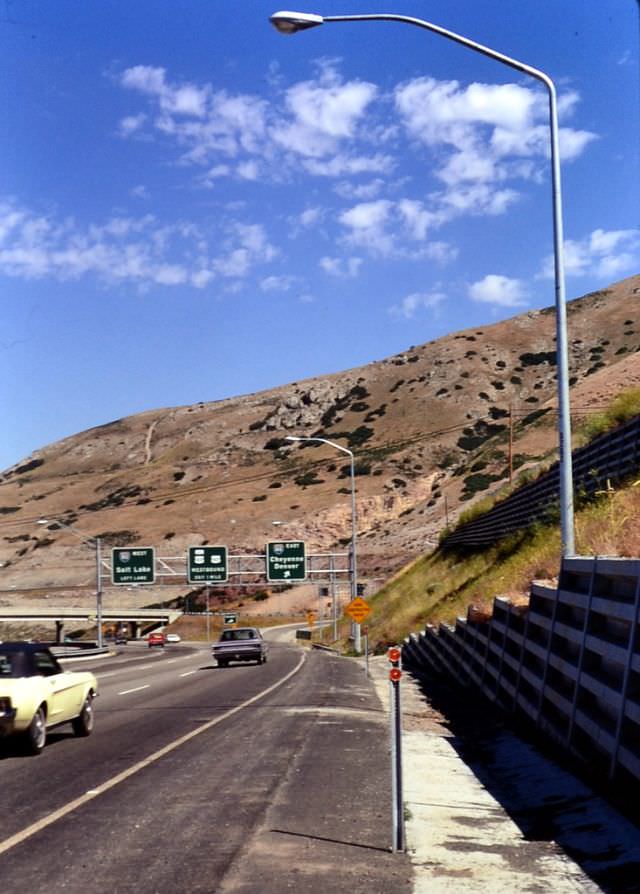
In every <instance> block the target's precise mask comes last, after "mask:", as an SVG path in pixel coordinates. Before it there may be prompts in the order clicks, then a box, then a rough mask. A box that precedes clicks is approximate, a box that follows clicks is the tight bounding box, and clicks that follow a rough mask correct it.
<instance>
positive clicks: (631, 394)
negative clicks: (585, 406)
mask: <svg viewBox="0 0 640 894" xmlns="http://www.w3.org/2000/svg"><path fill="white" fill-rule="evenodd" d="M634 416H640V388H629V389H628V390H627V391H623V392H622V393H621V394H619V395H618V397H616V399H615V400H614V401H613V402H612V404H611V406H610V407H609V409H608V410H603V412H602V413H596V414H594V415H593V416H591V417H590V418H589V419H586V420H585V421H584V422H583V423H582V425H580V427H579V429H578V431H579V433H580V435H581V436H582V439H583V441H584V443H588V442H589V441H592V440H593V439H594V438H597V437H598V435H601V434H604V432H606V431H609V430H610V429H612V428H615V427H616V426H617V425H621V424H622V423H623V422H627V421H628V420H629V419H633V417H634Z"/></svg>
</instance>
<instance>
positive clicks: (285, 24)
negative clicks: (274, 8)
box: [269, 10, 324, 34]
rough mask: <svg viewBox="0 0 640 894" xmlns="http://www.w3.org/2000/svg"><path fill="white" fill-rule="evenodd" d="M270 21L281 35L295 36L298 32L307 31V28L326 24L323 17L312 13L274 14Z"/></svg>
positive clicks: (285, 12) (287, 12) (285, 11)
mask: <svg viewBox="0 0 640 894" xmlns="http://www.w3.org/2000/svg"><path fill="white" fill-rule="evenodd" d="M269 21H270V22H271V24H272V25H273V27H274V28H275V29H276V31H279V32H280V34H295V33H296V31H306V30H307V28H317V26H318V25H322V24H324V19H323V17H322V16H318V15H314V14H313V13H311V12H289V11H288V10H283V11H282V12H274V14H273V15H272V16H271V17H270V19H269Z"/></svg>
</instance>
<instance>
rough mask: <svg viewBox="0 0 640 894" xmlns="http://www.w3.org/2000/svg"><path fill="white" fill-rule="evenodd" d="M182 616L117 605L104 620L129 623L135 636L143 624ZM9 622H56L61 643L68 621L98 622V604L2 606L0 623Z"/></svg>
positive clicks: (157, 623)
mask: <svg viewBox="0 0 640 894" xmlns="http://www.w3.org/2000/svg"><path fill="white" fill-rule="evenodd" d="M181 615H182V611H179V610H178V609H166V608H115V609H103V610H102V623H103V624H108V623H115V624H119V623H121V624H128V625H129V629H130V631H131V635H132V636H133V637H136V636H137V634H138V631H139V629H140V627H141V626H143V625H149V626H150V627H159V626H165V625H166V624H171V623H173V621H175V620H176V619H177V618H179V617H180V616H181ZM1 621H6V622H8V623H11V622H15V621H26V622H30V623H36V622H38V621H40V622H47V621H48V622H53V623H54V624H55V625H56V642H61V640H62V632H63V630H64V625H65V623H67V622H69V621H87V622H89V623H92V624H95V623H96V622H97V618H96V611H95V606H94V607H93V608H88V607H87V606H83V607H65V608H56V607H55V606H49V605H47V606H44V607H43V606H39V607H38V608H26V609H25V608H24V607H22V608H6V607H4V606H2V607H0V622H1Z"/></svg>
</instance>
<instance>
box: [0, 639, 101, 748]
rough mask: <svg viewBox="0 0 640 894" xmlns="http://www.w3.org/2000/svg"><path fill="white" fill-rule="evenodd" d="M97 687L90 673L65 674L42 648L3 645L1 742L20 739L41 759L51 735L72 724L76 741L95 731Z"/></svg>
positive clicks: (0, 647) (0, 664)
mask: <svg viewBox="0 0 640 894" xmlns="http://www.w3.org/2000/svg"><path fill="white" fill-rule="evenodd" d="M97 694H98V682H97V680H96V678H95V677H94V675H93V674H92V673H90V672H89V671H65V670H63V668H62V667H61V666H60V663H59V662H58V659H57V658H56V657H55V655H54V654H53V653H52V652H51V651H50V649H48V648H47V646H44V645H42V644H41V643H27V642H5V643H3V642H0V737H1V736H3V735H12V734H18V735H19V736H21V737H22V740H23V745H24V748H25V750H26V751H27V752H28V753H30V754H39V753H40V752H41V751H42V749H43V748H44V745H45V742H46V738H47V730H49V729H50V728H51V727H53V726H58V725H59V724H61V723H71V724H72V727H73V731H74V733H75V734H76V736H88V735H89V734H90V733H91V731H92V729H93V700H94V698H95V697H96V695H97Z"/></svg>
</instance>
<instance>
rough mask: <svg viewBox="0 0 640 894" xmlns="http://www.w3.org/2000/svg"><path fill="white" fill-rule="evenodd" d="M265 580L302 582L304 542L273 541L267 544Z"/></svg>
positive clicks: (304, 563) (304, 562)
mask: <svg viewBox="0 0 640 894" xmlns="http://www.w3.org/2000/svg"><path fill="white" fill-rule="evenodd" d="M266 559H267V580H268V581H282V580H285V581H288V580H304V579H305V577H306V576H307V557H306V555H305V548H304V540H275V541H271V542H270V543H267V552H266Z"/></svg>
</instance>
